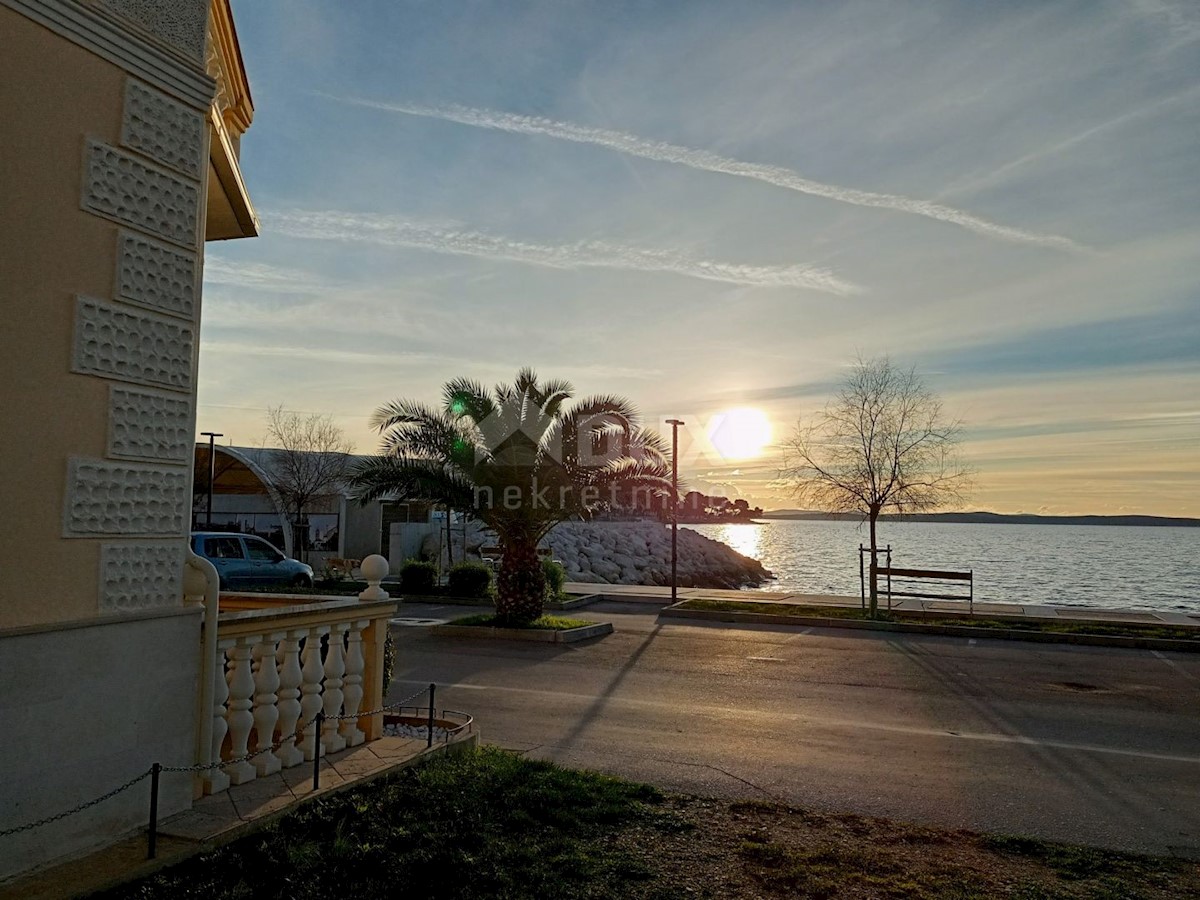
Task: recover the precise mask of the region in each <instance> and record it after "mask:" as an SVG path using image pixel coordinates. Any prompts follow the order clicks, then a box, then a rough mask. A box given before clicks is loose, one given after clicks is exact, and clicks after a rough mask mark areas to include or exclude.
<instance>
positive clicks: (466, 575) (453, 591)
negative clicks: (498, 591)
mask: <svg viewBox="0 0 1200 900" xmlns="http://www.w3.org/2000/svg"><path fill="white" fill-rule="evenodd" d="M491 590H492V570H491V569H489V568H488V567H487V566H485V565H484V564H483V563H474V562H461V563H458V564H457V565H455V566H454V567H453V568H451V569H450V578H449V580H448V581H447V582H446V593H448V594H449V595H450V596H451V597H471V598H475V599H483V598H485V597H488V596H490V595H491Z"/></svg>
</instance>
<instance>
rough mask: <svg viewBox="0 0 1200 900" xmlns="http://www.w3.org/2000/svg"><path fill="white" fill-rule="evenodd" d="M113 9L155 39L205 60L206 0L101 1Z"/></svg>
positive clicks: (195, 57)
mask: <svg viewBox="0 0 1200 900" xmlns="http://www.w3.org/2000/svg"><path fill="white" fill-rule="evenodd" d="M101 2H102V3H103V4H104V6H106V7H108V8H109V9H111V10H112V11H113V12H115V13H118V14H120V15H122V16H125V17H126V18H127V19H132V20H133V21H134V22H136V23H137V24H138V25H140V26H141V27H142V28H144V29H145V30H146V31H148V32H150V33H151V34H152V35H154V36H155V37H156V38H158V39H159V40H161V41H164V42H166V43H168V44H170V45H171V46H172V47H174V48H175V49H176V50H179V51H181V52H183V53H185V54H187V55H188V56H190V57H191V58H192V59H194V60H202V59H204V33H205V28H206V26H207V25H208V3H207V2H205V0H167V2H164V0H101Z"/></svg>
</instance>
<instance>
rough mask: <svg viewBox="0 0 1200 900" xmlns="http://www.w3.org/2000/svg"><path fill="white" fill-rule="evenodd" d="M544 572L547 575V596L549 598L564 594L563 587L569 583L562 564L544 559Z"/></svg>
mask: <svg viewBox="0 0 1200 900" xmlns="http://www.w3.org/2000/svg"><path fill="white" fill-rule="evenodd" d="M542 571H543V572H544V573H545V575H546V595H547V596H548V597H557V596H559V595H560V594H561V593H562V589H563V585H564V584H566V583H567V570H566V569H564V568H563V566H562V563H560V562H555V561H554V560H552V559H543V560H542Z"/></svg>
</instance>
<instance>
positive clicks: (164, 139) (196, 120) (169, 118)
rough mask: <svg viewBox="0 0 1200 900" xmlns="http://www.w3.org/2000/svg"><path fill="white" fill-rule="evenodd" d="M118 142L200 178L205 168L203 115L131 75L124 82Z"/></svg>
mask: <svg viewBox="0 0 1200 900" xmlns="http://www.w3.org/2000/svg"><path fill="white" fill-rule="evenodd" d="M121 144H122V146H125V147H128V148H129V149H130V150H137V151H138V152H139V153H144V154H146V155H147V156H149V157H150V158H151V159H154V160H156V161H157V162H160V163H162V164H163V165H165V166H170V167H171V168H172V169H177V170H179V171H180V172H182V173H183V174H184V175H187V176H188V177H189V178H195V179H196V180H197V181H199V180H200V176H201V175H202V174H203V171H204V170H203V165H204V155H203V150H204V116H202V115H201V114H200V113H198V112H196V111H195V110H193V109H190V108H189V107H186V106H184V105H183V104H182V103H178V102H176V101H175V100H172V99H171V98H170V97H168V96H167V95H166V94H164V93H162V92H161V91H156V90H153V89H152V88H148V87H146V85H144V84H142V83H141V82H140V81H133V80H132V79H130V80H129V81H127V82H126V84H125V115H124V118H123V120H122V122H121Z"/></svg>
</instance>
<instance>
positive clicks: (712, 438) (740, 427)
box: [708, 406, 771, 459]
mask: <svg viewBox="0 0 1200 900" xmlns="http://www.w3.org/2000/svg"><path fill="white" fill-rule="evenodd" d="M708 440H709V443H711V444H712V445H713V449H715V450H716V451H717V453H719V454H720V455H721V456H722V458H724V459H748V458H750V457H752V456H758V455H759V454H761V453H762V451H763V448H764V447H766V446H767V444H768V443H770V440H771V423H770V422H769V421H768V420H767V416H766V413H764V412H763V411H762V410H761V409H755V408H754V407H752V406H739V407H737V408H736V409H727V410H725V411H724V412H719V413H717V414H716V415H715V416H713V417H712V419H711V421H710V422H709V423H708Z"/></svg>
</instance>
